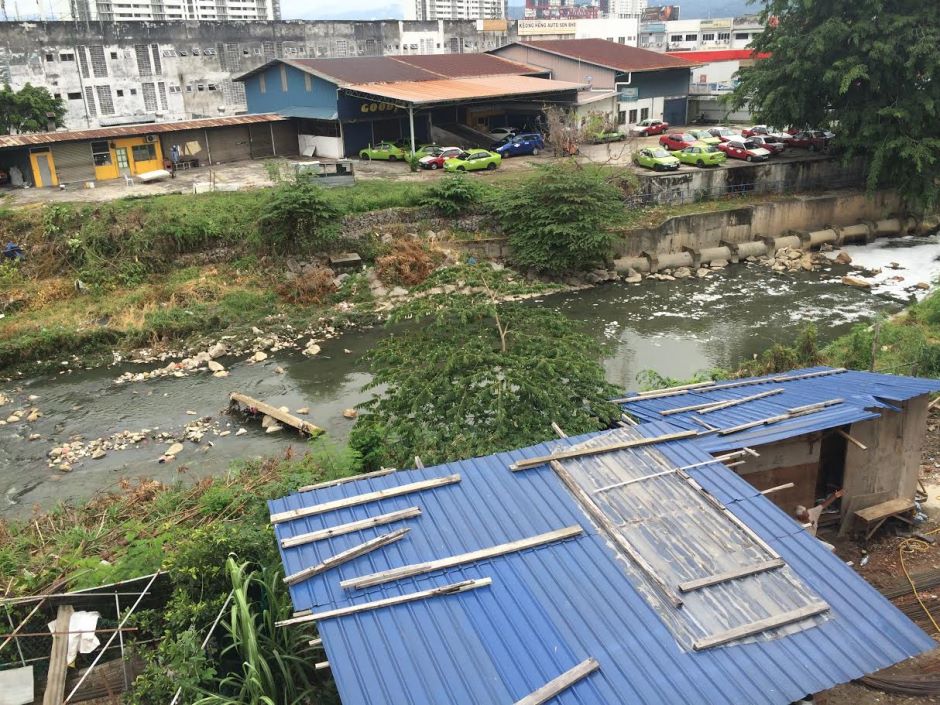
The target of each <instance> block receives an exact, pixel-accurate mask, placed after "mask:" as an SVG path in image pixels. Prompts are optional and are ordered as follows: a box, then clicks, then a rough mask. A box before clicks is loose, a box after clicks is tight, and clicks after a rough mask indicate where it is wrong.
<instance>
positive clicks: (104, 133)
mask: <svg viewBox="0 0 940 705" xmlns="http://www.w3.org/2000/svg"><path fill="white" fill-rule="evenodd" d="M286 119H287V118H285V117H283V116H281V115H273V114H270V113H263V114H260V115H227V116H225V117H217V118H203V119H199V120H178V121H176V122H146V123H141V124H139V125H118V126H115V127H102V128H99V129H97V130H67V131H62V132H34V133H31V134H28V135H0V148H2V147H26V146H29V145H36V144H53V143H56V142H76V141H78V140H103V139H111V138H113V137H129V136H132V135H153V134H157V133H161V132H179V131H181V130H202V129H205V128H213V127H231V126H233V125H253V124H255V123H259V122H280V121H281V120H286Z"/></svg>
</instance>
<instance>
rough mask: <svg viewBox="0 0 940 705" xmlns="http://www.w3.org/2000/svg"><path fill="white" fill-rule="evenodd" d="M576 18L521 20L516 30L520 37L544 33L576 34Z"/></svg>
mask: <svg viewBox="0 0 940 705" xmlns="http://www.w3.org/2000/svg"><path fill="white" fill-rule="evenodd" d="M575 26H576V25H575V20H519V25H518V27H517V29H516V31H517V32H518V33H519V36H520V37H532V36H536V35H544V34H574V33H575Z"/></svg>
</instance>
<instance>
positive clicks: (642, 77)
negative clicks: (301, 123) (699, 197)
mask: <svg viewBox="0 0 940 705" xmlns="http://www.w3.org/2000/svg"><path fill="white" fill-rule="evenodd" d="M691 76H692V74H691V71H689V69H671V70H668V71H649V72H643V73H635V74H633V76H632V80H631V83H630V85H631V86H633V87H634V88H636V89H638V91H639V96H638V97H639V98H664V97H678V96H687V95H688V94H689V81H690V80H691ZM617 80H618V81H620V80H626V75H625V74H622V75H620V76H618V77H617ZM249 105H251V103H249Z"/></svg>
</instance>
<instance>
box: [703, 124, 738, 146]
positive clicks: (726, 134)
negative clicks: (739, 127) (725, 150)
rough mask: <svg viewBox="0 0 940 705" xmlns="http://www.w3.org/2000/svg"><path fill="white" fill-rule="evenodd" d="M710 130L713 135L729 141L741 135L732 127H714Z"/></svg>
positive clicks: (723, 140)
mask: <svg viewBox="0 0 940 705" xmlns="http://www.w3.org/2000/svg"><path fill="white" fill-rule="evenodd" d="M708 132H709V133H710V134H711V136H712V137H717V138H718V139H720V140H721V141H722V142H727V141H728V140H731V139H734V138H735V137H740V136H741V135H739V134H738V133H737V132H735V131H734V130H732V129H731V128H730V127H712V128H709V130H708Z"/></svg>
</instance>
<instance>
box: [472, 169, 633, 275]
mask: <svg viewBox="0 0 940 705" xmlns="http://www.w3.org/2000/svg"><path fill="white" fill-rule="evenodd" d="M608 177H609V174H608V173H605V172H604V171H602V170H600V169H595V168H584V167H582V166H579V165H578V164H575V163H569V164H564V165H557V166H556V165H552V166H548V167H542V168H540V169H539V171H538V173H537V174H536V175H535V176H533V177H531V178H529V179H526V180H524V181H522V182H521V183H519V184H517V185H514V186H511V187H509V188H508V189H506V190H505V191H503V192H501V193H500V195H499V198H494V199H492V201H491V203H492V208H493V212H494V213H495V214H496V216H497V218H498V219H499V223H500V225H501V226H502V228H503V230H504V231H505V232H506V233H507V234H508V235H509V245H510V252H511V257H512V260H513V261H514V263H515V264H516V265H518V266H521V267H531V268H533V269H536V270H538V271H542V272H550V273H554V274H560V273H563V272H568V271H573V270H583V269H588V268H590V267H592V266H595V265H597V264H598V263H600V262H602V261H604V260H605V259H606V258H607V257H608V256H609V254H610V249H611V245H612V243H613V239H614V235H613V233H612V232H611V231H610V229H609V226H610V224H611V222H612V221H614V220H616V219H617V218H618V216H622V215H623V201H622V193H621V191H620V190H619V189H618V188H617V187H616V186H615V185H613V184H612V183H611V182H610V181H609V180H608Z"/></svg>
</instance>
